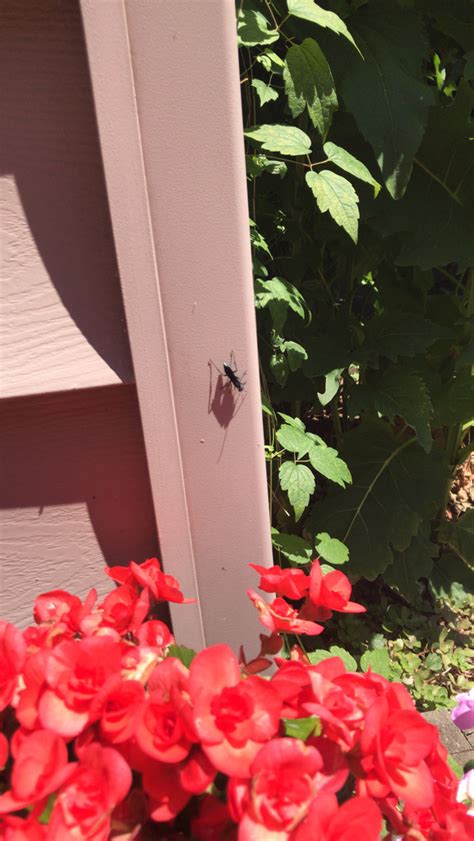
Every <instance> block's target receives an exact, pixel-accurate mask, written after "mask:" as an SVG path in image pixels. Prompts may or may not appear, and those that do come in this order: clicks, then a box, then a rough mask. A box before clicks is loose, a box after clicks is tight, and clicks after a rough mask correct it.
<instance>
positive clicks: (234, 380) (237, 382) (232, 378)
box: [222, 350, 245, 391]
mask: <svg viewBox="0 0 474 841" xmlns="http://www.w3.org/2000/svg"><path fill="white" fill-rule="evenodd" d="M232 363H233V365H234V366H235V367H233V365H232ZM222 367H223V369H224V374H225V376H226V377H228V379H229V382H230V383H231V384H232V385H233V386H234V388H235V389H237V391H243V390H244V386H245V383H244V382H243V381H242V380H241V379H240V377H239V376H238V375H237V370H238V369H237V363H236V361H235V353H234V351H233V350H231V352H230V361H229V362H223V364H222Z"/></svg>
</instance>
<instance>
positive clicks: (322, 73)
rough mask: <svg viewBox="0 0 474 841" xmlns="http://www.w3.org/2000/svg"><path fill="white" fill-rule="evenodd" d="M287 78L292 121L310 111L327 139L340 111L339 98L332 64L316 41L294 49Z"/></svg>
mask: <svg viewBox="0 0 474 841" xmlns="http://www.w3.org/2000/svg"><path fill="white" fill-rule="evenodd" d="M283 78H284V80H285V92H286V94H287V96H288V105H289V108H290V111H291V115H292V117H299V115H300V114H302V113H303V111H304V110H305V109H306V108H307V109H308V114H309V118H310V120H311V122H312V124H313V126H314V127H315V129H317V130H318V132H319V134H320V135H321V137H322V138H325V137H326V135H327V133H328V131H329V128H330V125H331V121H332V115H333V113H334V111H335V110H336V109H337V96H336V91H335V88H334V79H333V78H332V74H331V70H330V67H329V64H328V63H327V60H326V57H325V55H324V53H323V51H322V50H321V48H320V47H319V46H318V45H317V43H316V41H314V40H313V38H305V40H304V41H303V43H302V44H301V45H298V44H295V45H294V46H293V47H290V49H289V50H288V52H287V54H286V60H285V68H284V70H283Z"/></svg>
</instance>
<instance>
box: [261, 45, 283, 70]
mask: <svg viewBox="0 0 474 841" xmlns="http://www.w3.org/2000/svg"><path fill="white" fill-rule="evenodd" d="M257 61H258V63H259V64H261V65H262V67H263V68H264V69H265V70H266V71H267V72H268V73H278V74H280V75H281V73H283V68H284V66H285V62H284V61H283V59H282V58H280V56H279V55H277V54H276V52H274V50H271V49H270V48H269V47H265V49H264V51H263V53H261V54H260V55H258V56H257Z"/></svg>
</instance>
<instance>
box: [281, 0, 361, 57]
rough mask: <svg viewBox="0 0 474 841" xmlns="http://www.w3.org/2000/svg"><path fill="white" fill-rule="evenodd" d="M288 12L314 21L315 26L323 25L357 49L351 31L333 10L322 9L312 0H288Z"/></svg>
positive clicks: (311, 21)
mask: <svg viewBox="0 0 474 841" xmlns="http://www.w3.org/2000/svg"><path fill="white" fill-rule="evenodd" d="M288 12H289V14H290V15H293V17H295V18H302V19H303V20H308V21H310V23H315V24H316V25H317V26H323V27H325V28H326V29H330V30H331V32H335V33H336V35H343V36H344V38H347V40H348V41H350V43H351V44H353V46H354V47H355V48H356V50H357V51H359V48H358V46H357V44H356V43H355V41H354V39H353V37H352V35H351V33H350V32H349V30H348V28H347V26H346V24H345V23H344V21H343V20H342V19H341V18H340V17H339V15H336V14H335V13H334V12H328V11H327V10H326V9H322V8H321V6H318V5H317V3H314V2H313V0H288Z"/></svg>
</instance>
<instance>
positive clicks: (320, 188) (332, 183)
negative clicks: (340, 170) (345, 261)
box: [306, 169, 359, 242]
mask: <svg viewBox="0 0 474 841" xmlns="http://www.w3.org/2000/svg"><path fill="white" fill-rule="evenodd" d="M306 183H307V185H308V187H309V188H310V190H311V192H312V193H313V194H314V197H315V199H316V202H317V204H318V208H319V210H320V211H321V213H326V211H329V213H330V215H331V216H332V218H333V219H334V221H335V222H336V223H337V224H338V225H340V226H341V228H344V230H345V231H347V233H348V234H349V236H350V238H351V239H352V240H353V241H354V242H357V232H358V226H359V209H358V207H357V204H358V202H359V198H358V196H357V193H356V191H355V190H354V188H353V186H352V184H351V183H350V182H349V181H348V180H347V178H342V177H341V176H340V175H336V173H335V172H331V170H330V169H323V170H321V171H320V172H313V171H311V172H307V173H306Z"/></svg>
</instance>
